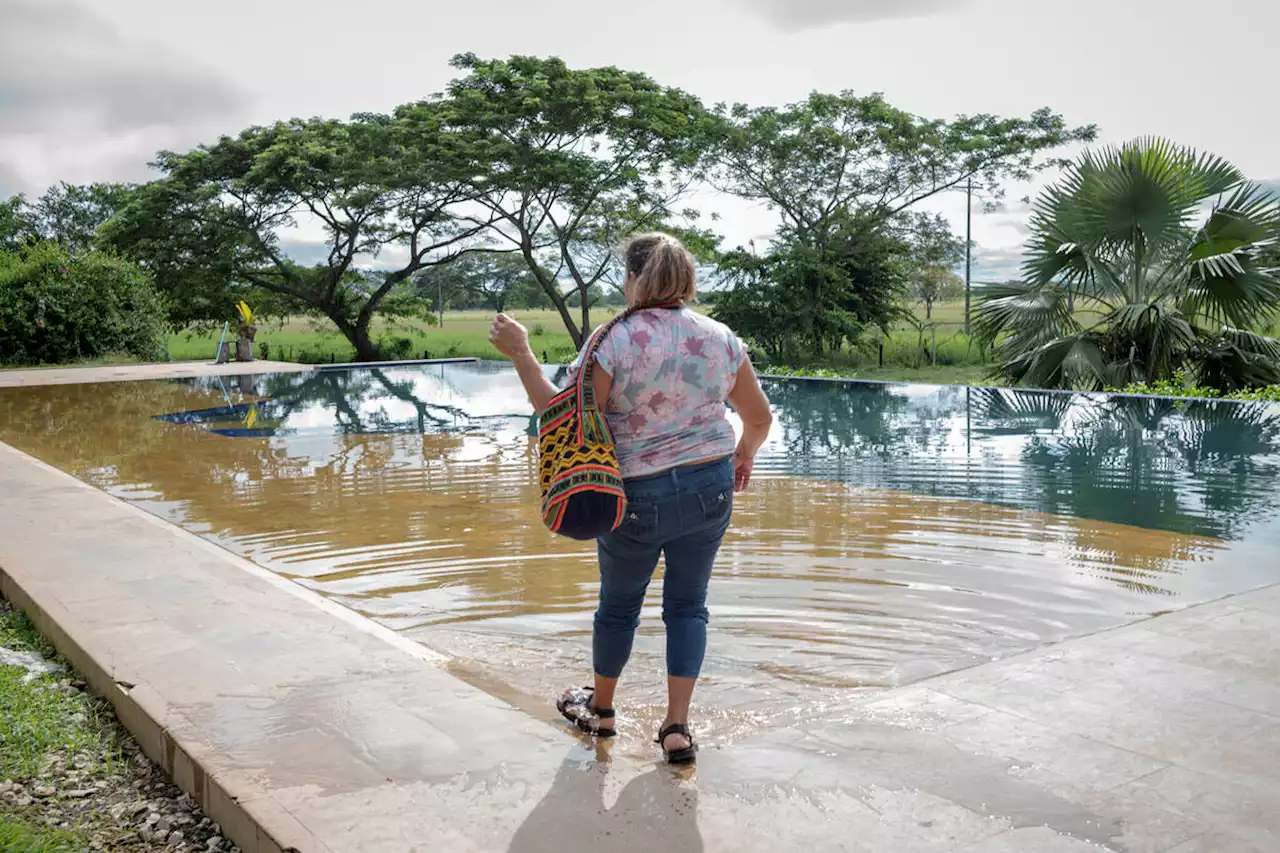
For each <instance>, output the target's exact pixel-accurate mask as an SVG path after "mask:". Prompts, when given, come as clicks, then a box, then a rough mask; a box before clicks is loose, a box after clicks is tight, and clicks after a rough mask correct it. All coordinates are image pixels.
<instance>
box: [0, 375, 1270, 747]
mask: <svg viewBox="0 0 1280 853" xmlns="http://www.w3.org/2000/svg"><path fill="white" fill-rule="evenodd" d="M767 384H768V388H767V390H768V391H769V392H770V394H771V397H772V399H773V400H774V402H775V406H776V409H777V416H778V417H777V424H776V426H775V431H774V435H773V436H772V437H771V439H770V443H769V445H768V447H766V449H765V450H764V451H763V452H762V455H761V458H760V461H759V464H758V471H757V479H756V481H755V483H754V484H753V486H752V488H751V490H750V491H749V492H748V493H747V494H745V495H742V496H740V497H739V499H738V503H737V506H736V509H735V516H734V523H733V527H732V530H731V532H730V533H729V535H728V537H727V538H726V541H725V545H724V549H723V552H722V556H721V559H720V562H719V564H718V567H717V571H716V575H715V578H714V581H713V584H712V590H711V602H710V606H711V609H712V625H711V642H710V649H709V657H708V661H707V667H706V676H707V677H706V679H705V683H704V685H703V687H702V688H701V692H700V703H701V706H702V709H703V714H704V718H705V717H709V718H710V722H711V723H713V724H714V725H712V726H707V728H708V731H707V732H706V734H704V739H707V740H712V741H716V740H720V741H723V740H726V739H731V738H732V737H734V736H736V735H737V734H740V733H743V732H747V731H751V730H754V729H756V728H758V727H761V726H767V725H769V724H770V723H771V722H773V721H776V720H779V719H782V718H788V719H789V718H794V717H796V716H803V715H806V714H813V713H821V711H822V709H824V708H830V707H832V706H837V705H839V703H841V702H844V701H847V699H848V697H849V696H850V695H851V692H853V691H861V690H868V689H876V688H883V687H887V686H892V685H896V684H901V683H905V682H909V681H913V680H916V679H920V678H924V677H928V676H930V675H934V674H937V673H940V672H944V671H948V670H952V669H956V668H959V667H964V666H968V665H972V664H976V663H980V662H982V661H985V660H990V659H991V658H993V657H1000V656H1005V655H1009V654H1013V653H1016V652H1018V651H1021V650H1025V649H1028V648H1031V647H1034V646H1037V645H1040V644H1044V643H1050V642H1055V641H1058V640H1061V639H1064V638H1066V637H1070V636H1074V635H1079V634H1084V633H1090V632H1093V631H1098V630H1102V629H1105V628H1109V627H1113V626H1116V625H1119V624H1124V623H1126V622H1129V621H1133V620H1136V619H1140V618H1144V617H1146V616H1149V615H1151V614H1154V613H1157V612H1161V611H1164V610H1169V609H1177V608H1180V607H1183V606H1186V605H1188V604H1191V603H1194V602H1197V601H1203V600H1206V599H1209V598H1214V597H1218V596H1221V595H1225V594H1229V593H1232V592H1238V591H1241V590H1244V589H1249V588H1252V587H1255V586H1259V585H1262V584H1263V583H1267V582H1272V581H1274V580H1275V579H1276V575H1280V559H1276V555H1277V553H1280V552H1277V550H1276V548H1277V546H1278V545H1280V525H1278V524H1277V521H1276V518H1277V513H1276V510H1277V508H1278V506H1277V505H1278V504H1280V497H1278V493H1280V490H1278V489H1277V485H1280V473H1278V472H1280V410H1277V409H1276V408H1274V407H1266V406H1254V407H1222V406H1220V407H1209V406H1204V407H1201V408H1196V407H1194V406H1187V405H1182V406H1181V407H1177V406H1167V405H1165V404H1164V403H1159V402H1153V401H1137V402H1134V401H1125V400H1117V399H1106V398H1085V397H1072V396H1067V395H1028V394H1016V393H1014V392H1009V391H999V392H987V391H982V392H976V391H967V390H965V389H951V388H943V389H939V388H918V387H917V388H912V387H906V386H903V387H896V388H895V387H890V386H858V385H835V384H830V383H825V384H824V383H799V382H787V383H784V382H770V383H767ZM975 393H976V394H977V395H978V399H977V400H976V402H975V396H974V395H975ZM531 427H532V421H531V418H530V410H529V407H528V404H527V403H526V402H525V400H524V396H523V393H522V392H521V391H520V387H519V384H518V382H517V380H516V379H515V377H514V375H513V374H512V373H511V372H510V371H509V370H507V369H504V368H502V367H498V366H491V365H477V366H468V365H449V366H439V367H435V366H431V367H422V368H414V369H399V370H384V371H340V372H332V373H323V374H297V375H290V376H286V375H279V376H258V377H243V378H242V379H231V380H219V379H206V380H196V381H160V382H136V383H118V384H111V385H81V386H58V387H37V388H20V389H0V440H2V441H5V442H7V443H9V444H11V445H13V446H15V447H17V448H19V449H21V450H24V451H26V452H28V453H31V454H32V455H34V456H36V457H38V458H40V459H42V460H44V461H45V462H48V463H50V464H53V465H55V466H57V467H59V468H62V469H63V470H66V471H68V472H70V473H72V474H73V475H75V476H76V477H78V478H80V479H81V480H84V481H85V482H87V483H90V484H92V485H94V486H97V487H99V488H102V489H104V490H106V491H108V492H109V493H111V494H113V495H115V496H117V497H119V498H122V499H124V500H126V501H129V502H132V503H134V504H137V505H138V506H140V507H142V508H143V509H145V510H147V511H148V512H151V513H154V514H156V515H159V516H161V517H163V518H166V519H169V520H170V521H172V522H174V523H175V524H179V525H181V526H182V527H184V528H187V529H189V530H191V531H193V532H195V533H198V534H200V535H202V536H206V537H209V538H211V539H213V540H214V541H216V542H218V543H220V544H222V545H224V546H225V547H227V548H229V549H230V550H232V551H235V552H237V553H240V554H242V555H245V556H247V557H249V558H250V559H253V560H255V561H257V562H259V563H260V564H262V565H263V566H265V567H267V568H269V569H271V570H273V571H275V572H278V573H280V574H282V575H285V576H287V577H290V578H292V579H294V580H296V581H297V582H298V583H301V584H304V585H306V586H308V587H311V588H313V589H316V590H318V591H320V592H321V593H323V594H325V595H328V596H330V597H332V598H333V599H335V600H337V601H339V602H341V603H343V604H344V605H346V606H348V607H351V608H353V609H355V610H357V611H359V612H361V613H364V614H366V615H368V616H370V617H371V618H373V619H376V620H378V621H379V622H382V623H384V624H386V625H388V626H390V627H392V628H394V629H395V630H397V631H400V632H402V633H404V634H406V635H408V636H410V637H412V638H414V639H415V640H417V641H419V642H421V643H423V644H425V645H427V646H429V647H431V648H433V649H435V650H437V651H439V652H442V653H444V654H445V655H447V656H448V657H449V658H450V660H451V664H450V666H451V667H452V668H453V669H454V670H455V671H456V672H458V673H459V674H460V675H462V676H463V677H466V678H468V679H470V680H472V681H473V682H475V683H477V684H481V685H482V686H485V687H486V688H487V689H490V690H492V691H494V692H496V693H500V694H502V695H504V696H505V697H506V698H508V699H510V700H511V701H513V702H515V703H517V704H519V705H520V706H522V707H527V708H529V709H530V710H531V711H532V712H535V713H545V712H546V709H547V707H548V703H549V699H550V697H551V696H553V695H554V694H555V693H556V692H557V691H558V690H560V689H561V688H563V687H564V686H567V685H568V684H571V683H576V682H585V680H586V679H587V677H588V676H589V673H590V660H589V657H590V649H589V646H590V642H589V641H590V630H591V613H592V610H593V606H594V598H595V595H596V590H597V573H596V564H595V556H594V547H593V546H589V545H586V546H584V545H583V544H581V543H575V542H571V541H568V540H563V539H559V538H557V537H553V536H551V535H550V534H548V533H547V532H546V530H545V529H544V528H543V526H542V524H541V521H540V519H539V516H538V512H537V494H536V487H535V485H534V481H533V472H534V466H535V451H534V445H533V439H532V436H531V432H532V429H531ZM659 585H660V575H659V577H658V578H657V579H656V580H655V584H654V588H653V589H652V590H651V594H650V598H649V603H648V606H647V607H646V609H645V611H644V613H643V616H642V619H643V625H642V628H641V632H640V636H639V638H638V641H637V644H636V653H635V657H634V659H633V662H632V665H631V668H630V670H629V673H628V677H627V682H626V685H625V687H624V694H623V695H624V699H625V701H626V704H627V707H628V712H627V713H628V714H629V715H630V716H631V717H632V719H633V720H636V719H637V718H638V720H639V725H641V726H642V727H648V726H650V725H651V724H653V723H654V722H656V719H657V717H658V715H659V713H660V710H659V705H660V700H661V693H662V660H661V657H662V623H661V618H660V612H659V611H660V606H659V603H660V595H659V594H658V589H657V587H658V586H659Z"/></svg>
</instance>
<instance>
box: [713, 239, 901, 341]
mask: <svg viewBox="0 0 1280 853" xmlns="http://www.w3.org/2000/svg"><path fill="white" fill-rule="evenodd" d="M905 252H906V247H905V245H904V244H903V243H902V242H901V240H899V239H897V238H895V237H894V236H892V235H890V234H887V233H884V232H876V231H869V230H866V229H863V228H862V227H861V226H860V224H859V223H857V222H855V221H849V220H846V221H844V222H842V223H841V225H840V227H839V229H838V230H834V231H833V233H832V234H831V235H830V236H829V237H828V239H827V240H826V241H825V244H824V245H823V246H821V247H818V246H814V245H809V244H806V243H804V242H803V241H801V240H799V239H798V238H796V237H795V235H791V234H789V233H784V235H783V236H782V237H781V238H780V239H779V240H777V241H776V242H775V243H774V245H773V246H772V247H771V251H770V252H769V253H768V254H767V255H764V256H756V255H752V254H749V253H747V252H741V251H739V252H735V253H730V254H728V255H726V256H725V257H724V259H723V260H722V263H721V272H722V275H723V276H724V277H725V279H726V280H727V281H728V282H729V283H730V285H731V289H729V290H728V291H725V292H723V293H721V294H720V296H719V297H718V298H717V299H716V302H715V305H714V306H713V307H712V309H711V311H712V315H713V316H714V317H715V318H716V319H718V320H721V321H722V322H725V323H727V324H729V325H730V326H732V327H733V328H734V329H735V330H736V331H737V332H738V333H739V334H741V335H742V336H744V337H745V338H747V339H748V340H750V341H751V342H752V343H754V344H756V345H757V346H759V347H760V348H761V349H763V350H764V351H765V353H766V354H767V355H768V357H769V358H770V359H772V360H775V361H785V360H788V359H794V358H795V357H796V356H799V355H802V354H803V355H807V356H811V357H815V358H820V357H821V356H822V355H823V354H824V352H828V351H830V352H834V351H838V350H840V349H841V348H843V347H844V346H845V345H851V346H856V345H857V344H858V342H859V341H860V340H861V338H862V335H863V333H864V332H865V331H866V330H867V329H869V328H872V327H878V328H880V329H881V330H883V331H884V332H885V333H886V334H887V333H888V330H889V327H890V326H891V325H892V324H893V322H894V321H895V320H897V319H899V318H900V317H902V316H903V314H904V312H903V311H902V309H901V307H900V306H899V302H900V300H901V297H902V295H903V293H904V291H905V279H904V276H903V269H902V266H903V265H902V261H901V259H902V257H903V256H904V254H905Z"/></svg>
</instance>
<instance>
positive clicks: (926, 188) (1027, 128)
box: [713, 92, 1095, 246]
mask: <svg viewBox="0 0 1280 853" xmlns="http://www.w3.org/2000/svg"><path fill="white" fill-rule="evenodd" d="M723 114H724V117H725V118H726V120H727V121H728V122H729V123H730V125H731V129H730V131H729V132H728V133H727V135H726V136H725V138H724V142H723V144H722V145H721V146H720V147H719V148H718V149H717V150H716V151H715V156H714V159H715V163H716V166H715V168H714V170H713V178H714V183H715V185H716V186H717V187H719V188H720V189H722V190H723V191H725V192H728V193H732V194H733V195H736V196H739V197H741V198H745V199H749V200H752V201H759V202H763V203H764V204H765V205H767V206H768V207H769V208H770V209H772V210H774V211H776V212H777V213H778V215H779V216H780V217H781V219H782V222H783V225H784V227H785V228H786V229H788V230H789V231H790V232H792V233H793V234H794V235H795V236H796V239H797V240H799V241H800V242H801V243H803V244H805V245H818V246H821V245H822V243H823V241H824V240H825V239H826V236H827V235H828V234H829V233H830V232H831V230H832V229H834V228H838V227H841V222H842V220H844V219H845V218H846V217H847V216H849V215H856V217H857V220H856V221H857V222H858V223H859V224H860V225H861V226H862V227H864V228H866V229H868V230H875V229H877V228H879V227H881V226H883V225H885V224H887V223H889V222H890V221H891V220H893V219H894V218H895V217H897V216H899V215H900V214H902V213H904V212H906V211H908V210H910V209H911V208H912V207H914V206H915V205H917V204H919V203H920V202H922V201H924V200H925V199H927V198H930V197H932V196H934V195H937V194H938V193H941V192H944V191H946V190H950V189H955V188H957V187H960V186H962V185H964V184H965V183H966V182H967V181H969V180H970V179H972V180H973V181H974V183H975V184H976V185H978V186H980V187H982V189H983V190H984V191H985V192H986V193H987V194H988V195H990V196H993V197H998V196H999V194H1000V189H999V186H1000V181H1002V180H1005V179H1010V178H1013V179H1024V178H1027V177H1029V176H1030V175H1031V174H1032V173H1034V172H1035V171H1037V170H1038V169H1040V168H1042V167H1043V166H1045V165H1047V164H1048V162H1051V161H1046V160H1044V159H1042V158H1040V156H1039V155H1040V154H1041V153H1042V152H1045V151H1048V150H1050V149H1053V148H1057V147H1059V146H1062V145H1065V144H1068V143H1072V142H1078V141H1082V140H1089V139H1092V138H1093V137H1094V135H1095V129H1094V128H1093V127H1092V126H1089V127H1081V128H1074V129H1073V128H1069V127H1067V125H1066V123H1065V122H1064V121H1063V119H1062V117H1061V116H1058V115H1055V114H1054V113H1052V112H1050V111H1049V110H1047V109H1042V110H1038V111H1037V112H1035V113H1033V114H1032V115H1031V116H1030V118H1026V119H1002V118H997V117H995V116H990V115H977V116H959V117H957V118H956V119H954V120H953V121H950V122H947V121H941V120H935V119H923V118H919V117H917V116H913V115H911V114H910V113H907V112H904V111H902V110H899V109H896V108H895V107H892V106H890V105H889V104H888V103H887V102H886V101H885V100H884V98H883V96H881V95H878V94H876V95H870V96H866V97H859V96H857V95H855V94H854V93H852V92H842V93H840V94H838V95H830V94H819V93H814V94H812V95H810V96H809V98H808V100H806V101H804V102H802V103H799V104H792V105H789V106H786V107H782V108H775V107H764V108H755V109H752V108H750V107H747V106H745V105H742V104H739V105H737V106H735V107H733V108H732V109H730V110H726V111H724V112H723Z"/></svg>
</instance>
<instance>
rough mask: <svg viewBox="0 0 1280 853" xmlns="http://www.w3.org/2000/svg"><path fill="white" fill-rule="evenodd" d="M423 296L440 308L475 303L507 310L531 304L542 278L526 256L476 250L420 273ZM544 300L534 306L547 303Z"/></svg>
mask: <svg viewBox="0 0 1280 853" xmlns="http://www.w3.org/2000/svg"><path fill="white" fill-rule="evenodd" d="M413 282H414V289H415V290H416V291H417V293H418V294H419V296H421V297H422V298H424V299H427V300H429V301H430V302H431V304H432V307H433V308H434V310H436V311H442V310H444V308H446V307H449V306H455V307H456V306H458V305H460V304H461V305H471V306H483V307H485V308H492V309H493V310H494V311H506V310H507V309H508V308H510V307H515V306H516V305H517V304H519V305H520V307H526V308H527V307H531V306H529V305H527V304H525V302H527V300H528V298H529V296H530V295H533V296H534V298H535V301H537V296H538V295H540V294H541V286H540V285H539V284H538V279H537V278H536V277H535V276H534V275H533V273H531V272H529V267H528V266H527V265H526V264H525V261H524V258H522V257H520V256H519V255H513V254H508V253H494V252H472V253H469V254H466V255H463V256H462V257H460V258H458V259H457V260H456V261H453V262H452V263H449V264H443V265H440V266H435V267H430V268H428V269H425V270H422V271H421V272H419V273H417V274H416V275H415V276H414V279H413ZM547 304H548V303H547V302H546V300H545V298H544V299H543V300H542V304H541V305H539V306H533V307H544V306H546V305H547Z"/></svg>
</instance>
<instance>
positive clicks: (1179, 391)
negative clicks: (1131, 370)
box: [1110, 370, 1280, 403]
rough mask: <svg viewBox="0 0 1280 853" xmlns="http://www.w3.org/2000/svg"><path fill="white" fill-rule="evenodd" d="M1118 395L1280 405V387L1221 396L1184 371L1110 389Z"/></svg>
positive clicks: (1274, 386)
mask: <svg viewBox="0 0 1280 853" xmlns="http://www.w3.org/2000/svg"><path fill="white" fill-rule="evenodd" d="M1110 390H1111V391H1113V392H1115V393H1120V394H1144V395H1149V396H1152V397H1197V398H1202V399H1210V400H1213V399H1223V400H1249V401H1256V402H1264V403H1280V385H1268V386H1266V387H1264V388H1247V389H1244V390H1241V391H1234V392H1232V393H1230V394H1223V393H1222V392H1221V391H1219V390H1218V389H1216V388H1206V387H1204V386H1201V385H1197V384H1196V383H1195V382H1194V381H1193V380H1191V378H1190V377H1189V376H1188V375H1187V373H1186V371H1185V370H1179V371H1177V372H1176V373H1175V374H1174V375H1173V378H1172V379H1166V380H1161V381H1158V382H1136V383H1134V384H1132V385H1126V386H1125V387H1123V388H1112V389H1110Z"/></svg>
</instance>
